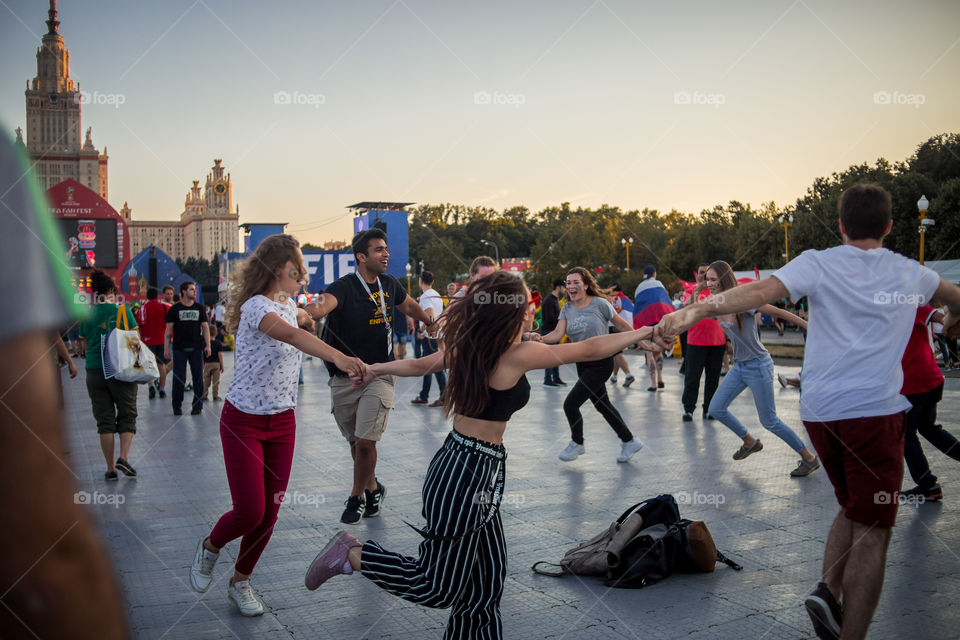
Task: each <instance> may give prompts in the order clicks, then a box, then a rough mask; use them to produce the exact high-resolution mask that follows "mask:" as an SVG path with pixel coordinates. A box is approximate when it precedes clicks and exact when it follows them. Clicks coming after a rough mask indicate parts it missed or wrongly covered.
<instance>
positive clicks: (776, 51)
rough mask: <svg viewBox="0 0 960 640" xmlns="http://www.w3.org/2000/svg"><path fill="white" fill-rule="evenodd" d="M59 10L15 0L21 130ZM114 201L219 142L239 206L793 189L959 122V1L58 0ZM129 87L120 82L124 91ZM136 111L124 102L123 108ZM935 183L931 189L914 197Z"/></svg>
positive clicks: (345, 230) (268, 208) (12, 58)
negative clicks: (49, 15) (39, 58)
mask: <svg viewBox="0 0 960 640" xmlns="http://www.w3.org/2000/svg"><path fill="white" fill-rule="evenodd" d="M46 10H47V2H46V1H45V0H31V1H29V2H28V1H26V0H0V60H2V65H0V67H2V68H0V123H2V125H3V126H4V127H6V128H7V129H8V130H10V131H12V129H14V128H15V127H17V126H24V124H25V112H24V96H23V91H24V87H25V81H26V80H27V79H28V78H32V77H33V76H34V75H35V72H36V59H35V51H36V48H37V47H38V46H39V43H40V37H41V36H42V34H43V33H44V32H45V31H46V26H45V24H44V20H45V19H46ZM58 10H59V12H60V15H59V19H60V21H61V26H60V33H61V34H62V35H63V36H64V38H65V40H66V44H67V47H68V48H69V50H70V54H71V67H70V71H71V76H72V77H73V79H74V80H76V81H78V82H79V83H80V87H81V89H82V90H84V91H85V92H89V93H90V94H91V95H92V96H93V97H94V98H93V99H94V101H95V102H99V103H94V104H88V105H85V106H84V107H83V128H84V130H85V129H86V128H87V127H88V126H92V127H93V139H94V143H95V144H96V146H97V147H98V148H99V149H101V150H102V149H103V147H104V146H105V145H106V146H107V147H108V151H109V155H110V173H109V180H110V183H109V190H110V202H111V204H113V205H114V207H115V208H117V209H119V208H120V206H122V204H123V202H124V201H128V202H129V203H130V206H131V207H132V208H133V211H134V217H135V218H136V219H141V220H143V219H170V220H172V219H175V218H176V216H177V215H178V214H179V213H180V212H181V211H182V208H183V198H184V196H185V194H186V193H187V191H188V189H189V186H190V181H191V180H193V179H200V180H201V181H203V180H204V179H205V177H206V173H207V171H208V170H209V167H210V166H211V165H212V160H213V158H223V160H224V165H225V166H226V167H227V168H228V170H229V171H230V172H231V173H232V178H233V182H234V198H235V201H236V202H238V203H239V204H240V217H241V221H243V222H269V221H278V222H289V223H291V226H290V227H288V230H289V231H291V232H292V233H294V234H295V235H297V236H298V237H299V238H300V239H301V240H302V241H311V242H320V241H323V240H329V239H346V238H348V237H349V235H350V233H351V226H350V222H349V216H348V215H346V210H345V209H344V206H345V205H348V204H352V203H354V202H358V201H361V200H390V201H413V202H418V203H443V202H451V203H456V204H466V205H481V204H482V205H486V206H489V207H493V208H496V209H503V208H505V207H509V206H513V205H525V206H527V207H529V208H530V209H532V210H538V209H541V208H543V207H546V206H550V205H557V204H559V203H561V202H564V201H569V202H571V203H572V204H573V205H574V206H577V205H583V206H598V205H600V204H601V203H608V204H611V205H617V206H620V207H621V208H623V209H640V208H643V207H649V208H652V209H659V210H660V211H664V212H666V211H670V210H671V209H677V210H680V211H686V212H697V211H699V210H701V209H704V208H710V207H712V206H714V205H716V204H726V203H727V202H728V201H729V200H734V199H735V200H740V201H741V202H747V203H751V204H753V205H755V206H759V205H760V204H761V203H763V202H768V201H771V200H772V201H775V202H776V203H777V204H779V205H783V204H788V203H790V202H792V201H793V200H795V199H796V198H797V197H798V196H801V195H802V194H803V193H804V192H805V190H806V189H807V187H808V186H809V185H810V184H811V183H812V181H813V179H814V178H816V177H817V176H822V175H829V174H830V173H831V172H833V171H839V170H842V169H845V168H846V167H848V166H849V165H851V164H853V163H859V162H863V161H870V162H872V161H874V160H876V159H877V158H878V157H885V158H887V159H889V160H901V159H904V158H906V157H907V156H909V155H910V154H911V153H912V152H913V151H914V150H915V148H916V146H917V145H918V144H920V143H921V142H922V141H924V140H926V139H927V138H928V137H930V136H932V135H934V134H938V133H943V132H956V131H960V88H958V86H960V82H958V78H960V3H957V2H953V1H949V0H945V1H942V2H925V1H918V2H902V1H897V2H865V1H859V2H821V1H813V0H806V1H804V0H796V1H790V0H787V1H769V2H768V1H756V2H715V1H706V2H688V1H684V0H681V1H678V2H656V3H654V2H618V1H614V0H603V1H601V0H596V1H592V0H582V1H576V2H574V1H550V2H516V1H512V2H501V1H492V2H491V1H487V2H439V1H436V2H421V1H417V0H385V1H380V0H376V1H370V0H364V1H362V2H312V1H310V2H308V1H298V2H292V1H290V2H288V1H277V2H249V1H246V0H244V1H230V2H228V1H226V0H195V1H194V0H165V1H164V2H146V1H138V2H131V1H126V0H125V1H120V0H97V1H93V0H90V1H84V2H80V1H79V0H61V1H60V2H59V3H58ZM118 96H119V98H118ZM121 101H122V104H119V105H118V104H116V103H118V102H121ZM919 195H920V194H917V196H918V197H919Z"/></svg>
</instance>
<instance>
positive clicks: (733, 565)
mask: <svg viewBox="0 0 960 640" xmlns="http://www.w3.org/2000/svg"><path fill="white" fill-rule="evenodd" d="M717 562H722V563H723V564H725V565H727V566H728V567H730V568H731V569H733V570H734V571H740V570H742V569H743V567H742V566H740V565H739V564H737V563H736V562H734V561H733V560H731V559H730V558H728V557H727V556H725V555H723V554H722V553H720V550H719V549H717Z"/></svg>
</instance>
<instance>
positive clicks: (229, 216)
mask: <svg viewBox="0 0 960 640" xmlns="http://www.w3.org/2000/svg"><path fill="white" fill-rule="evenodd" d="M120 214H121V215H122V216H123V217H124V219H125V220H126V221H127V226H128V228H129V229H130V244H131V250H132V252H133V255H137V253H139V252H140V251H142V250H143V249H146V248H147V247H149V246H150V245H156V246H157V247H159V248H160V249H161V250H162V251H163V252H164V253H166V254H167V255H169V256H170V257H171V258H174V259H179V260H186V259H187V258H191V257H192V258H206V259H210V258H213V257H214V256H216V255H217V254H219V253H221V252H223V251H227V252H236V251H240V207H239V206H235V205H234V204H233V182H232V181H231V179H230V174H229V173H225V172H224V167H223V160H221V159H219V158H217V159H215V160H214V161H213V167H211V169H210V173H208V174H207V181H206V183H205V184H204V186H203V189H202V190H201V188H200V181H199V180H194V181H193V186H192V187H191V188H190V191H189V192H188V193H187V197H186V198H185V200H184V203H183V212H182V213H181V214H180V219H179V220H170V221H161V220H134V219H133V218H132V214H133V212H132V210H131V209H130V207H129V206H128V205H127V203H124V204H123V208H122V209H121V210H120Z"/></svg>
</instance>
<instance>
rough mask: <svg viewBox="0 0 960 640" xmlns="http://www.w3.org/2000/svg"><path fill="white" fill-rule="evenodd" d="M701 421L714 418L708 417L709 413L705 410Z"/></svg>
mask: <svg viewBox="0 0 960 640" xmlns="http://www.w3.org/2000/svg"><path fill="white" fill-rule="evenodd" d="M703 419H704V420H716V418H714V417H713V416H712V415H710V412H709V411H706V410H704V412H703Z"/></svg>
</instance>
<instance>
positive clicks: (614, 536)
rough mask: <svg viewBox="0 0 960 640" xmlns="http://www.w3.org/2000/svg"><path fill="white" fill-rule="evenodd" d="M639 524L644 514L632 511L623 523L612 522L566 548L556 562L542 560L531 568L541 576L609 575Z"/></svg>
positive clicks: (641, 526)
mask: <svg viewBox="0 0 960 640" xmlns="http://www.w3.org/2000/svg"><path fill="white" fill-rule="evenodd" d="M642 528H643V517H642V516H641V515H640V514H639V513H632V514H630V515H629V516H627V517H626V519H624V521H623V522H622V523H619V522H614V523H613V524H611V525H610V528H609V529H607V530H606V531H604V532H602V533H600V534H598V535H596V536H594V537H593V538H591V539H590V540H587V541H586V542H584V543H583V544H581V545H580V546H578V547H574V548H573V549H570V550H569V551H567V552H566V553H565V554H564V555H563V559H562V560H561V561H560V564H559V565H557V564H553V563H550V562H544V561H542V560H541V561H540V562H537V563H535V564H534V565H533V566H532V567H531V569H533V570H534V571H536V572H537V573H539V574H541V575H544V576H553V577H559V576H562V575H566V574H568V573H574V574H577V575H579V576H604V577H606V578H609V577H610V575H611V574H610V570H611V569H612V568H613V567H615V566H617V564H619V562H620V552H621V551H622V550H623V547H624V546H625V545H626V544H627V542H629V541H630V539H631V538H633V536H635V535H636V534H637V532H638V531H640V529H642ZM540 565H545V566H548V567H559V571H550V570H546V569H539V568H538V567H539V566H540Z"/></svg>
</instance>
